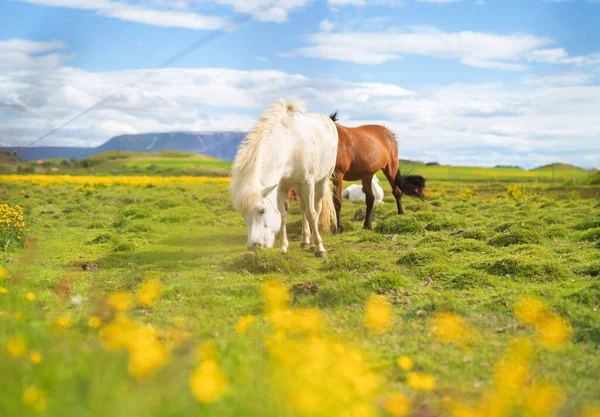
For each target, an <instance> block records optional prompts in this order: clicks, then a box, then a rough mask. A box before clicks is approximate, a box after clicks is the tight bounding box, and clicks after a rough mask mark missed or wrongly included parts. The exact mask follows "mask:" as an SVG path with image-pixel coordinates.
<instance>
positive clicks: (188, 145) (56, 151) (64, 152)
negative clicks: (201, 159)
mask: <svg viewBox="0 0 600 417" xmlns="http://www.w3.org/2000/svg"><path fill="white" fill-rule="evenodd" d="M245 136H246V133H244V132H169V133H144V134H140V135H121V136H115V137H114V138H112V139H110V140H108V141H107V142H105V143H104V144H102V145H100V146H98V147H96V148H75V147H60V146H56V147H54V146H40V147H31V148H26V149H23V150H21V151H19V153H18V157H19V158H21V159H22V160H26V161H31V160H38V159H83V158H88V157H90V156H93V155H96V154H99V153H102V152H107V151H134V152H161V151H166V150H174V151H181V152H191V153H197V154H203V155H208V156H211V157H213V158H217V159H221V160H224V161H233V160H234V159H235V154H236V152H237V147H238V145H239V144H240V142H241V141H242V139H244V137H245ZM16 149H18V148H16V147H14V148H10V147H0V152H10V153H11V154H12V152H13V151H14V150H16Z"/></svg>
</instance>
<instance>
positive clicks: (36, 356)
mask: <svg viewBox="0 0 600 417" xmlns="http://www.w3.org/2000/svg"><path fill="white" fill-rule="evenodd" d="M29 359H30V360H31V363H33V364H34V365H38V364H40V363H42V360H43V357H42V354H41V353H40V352H38V351H37V350H32V351H31V352H29Z"/></svg>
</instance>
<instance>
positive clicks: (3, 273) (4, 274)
mask: <svg viewBox="0 0 600 417" xmlns="http://www.w3.org/2000/svg"><path fill="white" fill-rule="evenodd" d="M7 276H8V271H7V270H6V269H4V268H2V267H1V266H0V279H3V278H6V277H7Z"/></svg>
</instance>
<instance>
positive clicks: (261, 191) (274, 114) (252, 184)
mask: <svg viewBox="0 0 600 417" xmlns="http://www.w3.org/2000/svg"><path fill="white" fill-rule="evenodd" d="M337 146H338V133H337V129H336V127H335V124H334V123H333V122H332V121H331V119H330V118H329V117H327V116H325V115H323V114H315V113H306V111H305V110H304V104H303V103H302V102H300V101H295V102H291V103H286V102H285V101H284V100H282V99H279V100H277V101H276V102H275V103H274V104H273V105H272V106H271V107H270V108H269V109H268V110H267V111H265V112H264V113H263V114H262V115H261V116H260V122H259V123H258V124H257V125H256V126H255V127H254V129H253V130H252V132H250V133H249V134H248V135H247V136H246V138H245V139H244V141H243V142H242V143H241V144H240V147H239V149H238V151H237V154H236V157H235V161H234V163H233V167H232V170H231V185H230V190H231V194H232V200H233V207H234V209H235V210H237V211H239V212H240V213H241V214H242V216H244V219H245V220H246V224H247V225H248V244H247V247H248V249H254V248H261V247H266V248H270V247H273V244H274V242H275V235H276V234H277V233H278V232H279V231H281V250H282V251H283V252H284V253H285V252H287V250H288V239H287V232H286V222H287V211H286V210H285V200H286V191H287V189H288V187H294V188H296V190H298V191H299V193H300V196H301V199H300V201H301V205H302V211H303V213H305V214H306V215H305V216H303V221H302V248H305V249H306V248H311V249H313V248H314V251H315V255H316V256H317V257H320V258H325V257H326V256H327V252H326V250H325V248H324V247H323V242H322V240H321V236H320V235H319V230H318V219H319V215H320V214H321V210H322V211H323V216H322V218H321V222H322V224H323V228H324V230H325V231H329V225H330V222H331V218H332V216H333V213H334V206H333V198H332V193H331V188H330V186H329V179H330V177H331V174H332V173H333V170H334V168H335V159H336V155H337ZM309 227H310V228H309ZM311 229H312V230H313V231H314V233H312V234H311V233H310V230H311Z"/></svg>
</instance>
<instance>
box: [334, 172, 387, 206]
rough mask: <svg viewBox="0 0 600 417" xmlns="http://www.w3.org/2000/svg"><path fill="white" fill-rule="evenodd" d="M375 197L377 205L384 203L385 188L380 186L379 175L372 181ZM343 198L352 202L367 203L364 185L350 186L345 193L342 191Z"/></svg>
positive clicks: (374, 176)
mask: <svg viewBox="0 0 600 417" xmlns="http://www.w3.org/2000/svg"><path fill="white" fill-rule="evenodd" d="M371 184H372V189H373V195H375V204H382V203H383V188H381V185H379V179H378V178H377V175H373V180H372V181H371ZM342 198H347V199H348V200H350V201H358V200H360V201H365V199H366V195H365V192H364V191H363V188H362V185H358V184H350V185H349V186H348V187H346V189H345V190H344V191H342Z"/></svg>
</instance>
